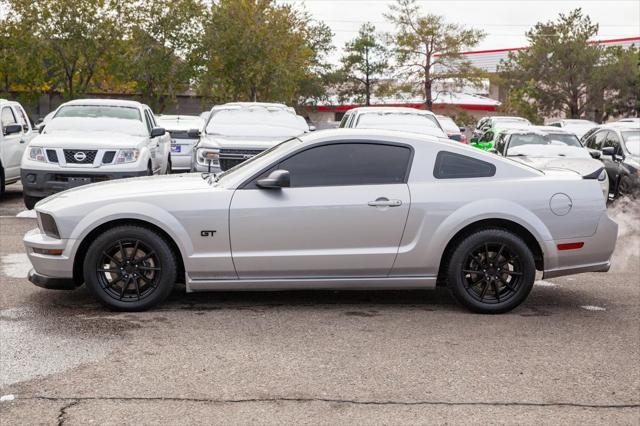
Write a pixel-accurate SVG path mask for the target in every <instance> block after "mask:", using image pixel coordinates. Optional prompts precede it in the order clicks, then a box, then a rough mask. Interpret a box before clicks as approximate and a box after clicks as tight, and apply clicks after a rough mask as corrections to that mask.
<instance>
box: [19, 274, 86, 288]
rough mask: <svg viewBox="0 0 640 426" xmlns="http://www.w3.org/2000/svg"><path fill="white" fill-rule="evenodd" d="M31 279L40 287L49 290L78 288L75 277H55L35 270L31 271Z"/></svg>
mask: <svg viewBox="0 0 640 426" xmlns="http://www.w3.org/2000/svg"><path fill="white" fill-rule="evenodd" d="M28 278H29V281H31V282H32V283H33V284H35V285H37V286H38V287H42V288H46V289H49V290H73V289H75V288H76V283H75V281H74V280H73V278H55V277H48V276H46V275H41V274H39V273H37V272H36V271H35V270H33V269H32V270H30V271H29V276H28Z"/></svg>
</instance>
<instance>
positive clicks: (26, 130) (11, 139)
mask: <svg viewBox="0 0 640 426" xmlns="http://www.w3.org/2000/svg"><path fill="white" fill-rule="evenodd" d="M0 124H1V127H2V131H0V195H2V194H3V193H4V188H5V185H8V184H10V183H14V182H17V181H18V180H19V179H20V159H21V158H22V153H23V152H24V150H25V148H26V147H27V144H28V143H29V141H30V140H31V138H33V136H34V131H33V127H32V126H31V122H30V121H29V118H28V117H27V114H26V113H25V112H24V108H22V106H21V105H20V104H19V103H18V102H13V101H7V100H6V99H0Z"/></svg>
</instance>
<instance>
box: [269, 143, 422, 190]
mask: <svg viewBox="0 0 640 426" xmlns="http://www.w3.org/2000/svg"><path fill="white" fill-rule="evenodd" d="M410 159H411V150H410V149H409V148H407V147H403V146H397V145H383V144H367V143H341V144H333V145H322V146H318V147H315V148H310V149H307V150H305V151H302V152H300V153H298V154H295V155H293V156H292V157H290V158H288V159H286V160H285V161H283V162H282V163H280V165H279V166H278V168H280V169H284V170H288V171H289V173H290V176H291V186H292V187H294V188H295V187H309V186H337V185H343V186H345V185H375V184H389V183H403V182H405V181H406V177H407V175H408V173H407V172H408V168H409V162H410Z"/></svg>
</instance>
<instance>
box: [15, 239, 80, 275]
mask: <svg viewBox="0 0 640 426" xmlns="http://www.w3.org/2000/svg"><path fill="white" fill-rule="evenodd" d="M22 242H23V243H24V247H25V250H26V252H27V256H28V257H29V261H30V262H31V265H32V266H33V274H36V275H38V276H39V277H36V278H34V280H36V281H38V282H36V281H34V280H31V279H29V280H30V281H31V282H32V283H34V284H36V285H39V286H40V287H43V286H42V285H40V284H39V282H44V281H47V280H49V281H50V282H53V281H51V280H71V281H73V260H74V259H75V253H76V248H77V247H76V246H77V244H76V242H77V240H74V239H56V238H52V237H49V236H47V235H45V234H44V233H42V232H41V231H40V229H38V228H35V229H32V230H30V231H28V232H27V233H26V234H25V235H24V238H23V239H22ZM34 249H41V250H42V249H44V250H52V249H58V250H59V249H62V254H61V255H55V256H54V255H48V254H41V253H36V252H35V250H34ZM34 276H35V275H34ZM41 277H44V278H41ZM52 285H53V284H52ZM45 288H49V287H45ZM51 288H53V287H51Z"/></svg>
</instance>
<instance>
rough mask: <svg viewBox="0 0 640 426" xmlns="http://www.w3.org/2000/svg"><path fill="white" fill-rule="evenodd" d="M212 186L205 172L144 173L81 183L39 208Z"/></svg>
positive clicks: (103, 201)
mask: <svg viewBox="0 0 640 426" xmlns="http://www.w3.org/2000/svg"><path fill="white" fill-rule="evenodd" d="M208 187H211V184H209V182H208V181H207V179H204V178H203V176H202V174H201V173H184V174H175V175H160V176H143V177H136V178H128V179H117V180H111V181H106V182H98V183H93V184H90V185H84V186H79V187H77V188H73V189H68V190H66V191H63V192H59V193H57V194H54V195H52V196H50V197H47V198H45V199H44V200H42V201H40V202H39V203H38V206H37V207H38V210H40V209H42V210H45V211H50V210H55V209H58V208H66V207H71V206H78V205H82V204H91V203H100V204H107V203H109V202H111V201H113V200H117V199H123V198H135V199H142V198H145V197H148V198H152V197H156V196H159V195H162V194H167V193H170V192H187V191H191V190H198V189H204V188H208Z"/></svg>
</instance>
